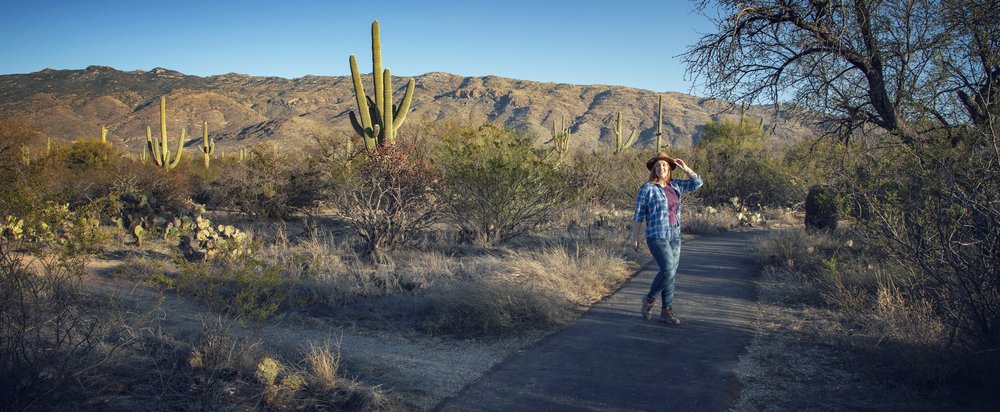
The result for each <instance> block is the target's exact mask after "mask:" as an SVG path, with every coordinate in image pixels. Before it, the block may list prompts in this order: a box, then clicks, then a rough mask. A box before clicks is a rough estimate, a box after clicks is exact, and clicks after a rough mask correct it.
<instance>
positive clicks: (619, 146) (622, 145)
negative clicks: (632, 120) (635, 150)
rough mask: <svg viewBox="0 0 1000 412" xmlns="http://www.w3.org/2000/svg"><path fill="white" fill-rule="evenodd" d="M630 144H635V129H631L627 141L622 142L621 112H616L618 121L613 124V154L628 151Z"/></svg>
mask: <svg viewBox="0 0 1000 412" xmlns="http://www.w3.org/2000/svg"><path fill="white" fill-rule="evenodd" d="M632 143H635V129H632V133H631V134H629V136H628V139H626V140H624V141H622V112H618V121H616V122H615V154H619V153H621V152H623V151H624V150H625V149H628V148H629V147H630V146H632Z"/></svg>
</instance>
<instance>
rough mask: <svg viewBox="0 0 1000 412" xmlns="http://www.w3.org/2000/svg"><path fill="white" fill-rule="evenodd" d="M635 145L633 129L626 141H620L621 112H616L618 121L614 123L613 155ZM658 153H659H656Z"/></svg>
mask: <svg viewBox="0 0 1000 412" xmlns="http://www.w3.org/2000/svg"><path fill="white" fill-rule="evenodd" d="M632 143H635V129H632V133H631V134H629V136H628V139H627V140H625V141H624V142H623V141H622V112H618V121H617V122H615V154H619V153H621V152H623V151H624V150H625V149H628V148H629V146H632ZM657 153H659V152H657Z"/></svg>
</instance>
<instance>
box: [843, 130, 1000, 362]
mask: <svg viewBox="0 0 1000 412" xmlns="http://www.w3.org/2000/svg"><path fill="white" fill-rule="evenodd" d="M964 133H965V134H966V136H964V137H965V138H963V139H962V140H961V142H959V143H958V144H957V145H954V146H953V145H951V144H949V143H948V142H949V141H950V140H949V139H945V138H940V137H937V136H927V140H926V141H925V142H923V143H921V144H920V145H915V146H912V147H903V148H900V147H894V146H889V147H887V148H882V149H872V148H862V150H860V153H859V156H858V157H859V159H860V162H859V164H858V166H857V167H856V169H855V170H854V171H853V173H851V174H849V175H848V176H847V178H848V181H849V182H851V184H849V185H845V187H846V188H847V189H853V190H851V191H850V192H849V193H848V195H849V198H850V199H851V200H852V202H853V204H854V205H855V206H854V207H856V208H858V209H859V213H857V215H858V216H859V221H858V227H859V228H861V229H862V233H864V234H865V235H866V242H868V243H870V244H872V245H873V246H874V247H876V248H878V249H881V250H883V251H884V252H885V253H887V254H888V256H890V257H891V258H892V259H894V260H895V261H896V262H898V263H899V265H900V266H903V267H909V268H912V270H914V271H915V272H918V273H921V274H922V275H923V277H924V278H926V279H928V280H930V283H929V284H926V285H920V287H917V288H912V289H910V290H907V293H912V294H914V295H915V296H920V297H923V298H926V299H928V300H929V301H931V302H933V303H934V305H935V312H936V313H937V314H938V315H939V316H941V319H942V320H943V321H944V322H945V323H946V324H947V325H948V326H949V327H950V328H953V330H954V331H956V332H957V336H956V341H957V342H960V343H962V344H963V346H965V347H967V348H970V349H973V350H977V351H982V350H986V351H994V352H995V351H996V350H997V348H1000V260H998V257H1000V231H998V230H997V228H998V227H1000V207H998V205H1000V167H998V161H997V157H996V156H997V154H996V151H995V146H994V143H995V141H996V137H995V135H993V134H991V133H989V132H988V131H977V130H969V131H966V132H964ZM994 360H996V358H994Z"/></svg>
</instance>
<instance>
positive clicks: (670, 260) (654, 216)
mask: <svg viewBox="0 0 1000 412" xmlns="http://www.w3.org/2000/svg"><path fill="white" fill-rule="evenodd" d="M678 167H679V168H681V170H683V171H684V173H687V175H688V177H689V178H690V179H685V180H672V179H671V178H670V172H671V171H673V170H674V169H675V168H678ZM646 168H647V169H649V181H648V182H646V183H645V184H643V185H642V187H641V188H639V196H638V197H637V198H636V200H635V215H634V216H633V217H632V239H631V242H632V247H633V248H634V249H635V250H636V251H638V250H639V240H640V237H639V236H640V234H641V233H642V227H643V224H642V222H643V221H646V246H648V247H649V252H650V253H651V254H652V255H653V259H655V260H656V264H657V265H659V266H660V271H659V272H658V273H657V274H656V278H655V279H653V284H652V286H650V288H649V294H647V295H646V298H645V299H643V302H642V316H643V317H644V318H646V320H651V319H653V303H654V302H656V295H657V294H658V293H659V294H660V295H661V296H662V297H663V300H662V302H661V303H662V309H661V311H660V320H662V321H663V322H666V323H668V324H670V325H680V324H681V321H680V319H677V316H675V315H674V311H673V307H672V306H671V304H672V303H673V299H674V276H675V275H676V274H677V263H678V261H679V260H680V257H681V206H680V205H681V195H683V194H685V193H687V192H690V191H692V190H695V189H697V188H699V187H701V185H702V180H701V176H699V175H698V174H697V173H695V171H694V170H691V168H690V167H688V165H687V164H685V163H684V161H683V160H681V159H672V158H670V156H668V155H667V154H666V153H664V152H660V153H659V154H657V155H656V157H653V158H652V159H649V161H647V162H646Z"/></svg>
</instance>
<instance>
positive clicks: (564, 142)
mask: <svg viewBox="0 0 1000 412" xmlns="http://www.w3.org/2000/svg"><path fill="white" fill-rule="evenodd" d="M571 136H572V133H570V131H569V128H568V127H566V118H565V117H564V116H559V126H558V127H557V126H556V121H555V120H552V143H553V144H555V147H556V152H557V153H559V159H560V160H561V159H562V158H563V156H565V155H566V152H567V151H569V138H570V137H571Z"/></svg>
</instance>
